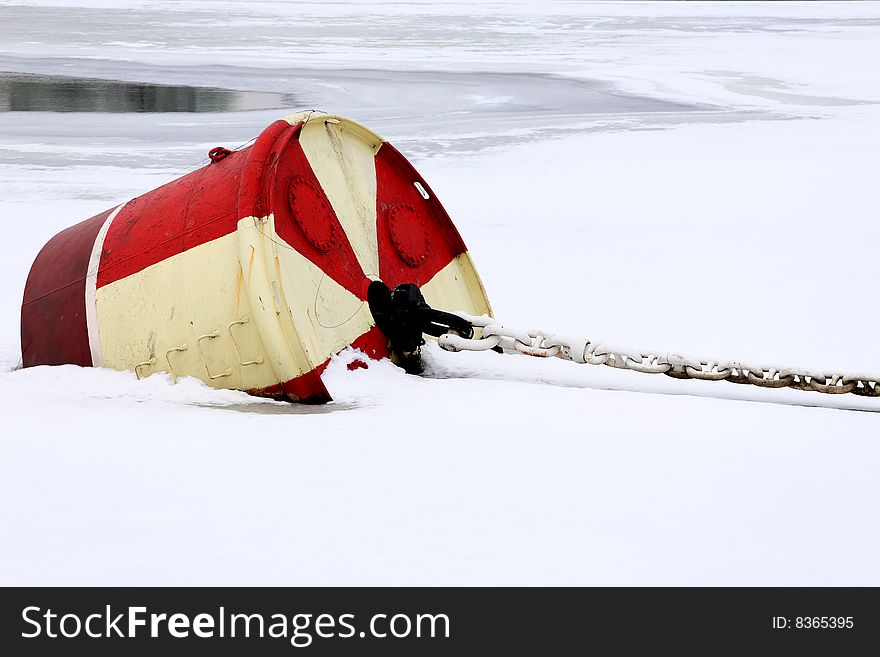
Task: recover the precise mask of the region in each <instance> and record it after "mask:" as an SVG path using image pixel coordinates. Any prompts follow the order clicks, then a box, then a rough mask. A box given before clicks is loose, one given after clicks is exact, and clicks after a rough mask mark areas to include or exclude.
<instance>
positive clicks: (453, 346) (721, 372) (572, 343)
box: [437, 312, 880, 397]
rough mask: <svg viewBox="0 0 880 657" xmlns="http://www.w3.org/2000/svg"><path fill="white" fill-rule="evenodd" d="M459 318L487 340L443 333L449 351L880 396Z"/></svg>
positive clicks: (864, 384) (791, 372) (856, 378)
mask: <svg viewBox="0 0 880 657" xmlns="http://www.w3.org/2000/svg"><path fill="white" fill-rule="evenodd" d="M455 314H456V315H458V316H459V317H462V318H463V319H465V320H467V321H469V322H470V323H471V324H473V325H474V328H480V329H482V337H479V338H476V337H475V338H470V339H468V338H463V337H462V336H460V335H458V334H456V333H446V334H445V335H441V336H440V337H439V338H438V339H437V342H438V343H439V344H440V346H441V347H442V348H443V349H445V350H446V351H463V350H464V351H487V350H489V349H494V350H496V351H497V350H499V349H500V350H501V351H504V352H506V353H520V354H525V355H527V356H537V357H539V358H550V357H554V356H555V357H556V358H562V359H564V360H570V361H573V362H575V363H585V364H588V365H607V366H608V367H617V368H620V369H627V370H634V371H636V372H643V373H647V374H666V375H667V376H671V377H675V378H676V379H699V380H702V381H722V380H723V381H730V382H732V383H749V384H751V385H755V386H760V387H762V388H794V389H795V390H813V391H816V392H824V393H827V394H837V395H839V394H845V393H852V394H854V395H860V396H863V397H878V396H880V377H878V376H870V375H867V374H846V373H836V372H827V371H817V370H808V369H803V368H797V367H779V366H776V365H757V364H755V363H741V362H739V361H734V360H729V361H725V360H714V359H696V358H689V357H687V356H682V355H680V354H672V353H665V352H662V351H639V350H637V349H629V348H627V347H618V346H614V345H609V344H606V343H604V342H593V341H591V340H588V339H586V338H572V337H568V336H561V335H554V334H552V333H546V332H544V331H523V330H521V329H515V328H511V327H507V326H504V325H503V324H501V323H500V322H497V321H496V320H494V319H493V318H491V317H488V316H486V315H483V316H482V317H476V316H474V315H468V314H467V313H463V312H456V313H455Z"/></svg>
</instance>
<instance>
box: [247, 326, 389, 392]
mask: <svg viewBox="0 0 880 657" xmlns="http://www.w3.org/2000/svg"><path fill="white" fill-rule="evenodd" d="M351 346H352V347H354V348H355V349H360V350H361V351H363V352H364V353H365V354H366V355H367V356H369V357H370V358H372V359H373V360H379V359H380V358H386V357H387V356H388V340H387V339H386V338H385V336H384V335H382V332H381V331H380V330H379V329H378V328H376V327H375V326H374V327H373V328H371V329H370V330H369V331H367V332H366V333H364V334H363V335H361V336H360V337H359V338H358V339H357V340H355V341H354V342H352V343H351ZM329 363H330V359H329V358H328V359H327V360H325V361H324V362H323V363H321V364H320V365H318V367H316V368H315V369H313V370H312V371H311V372H306V373H305V374H303V375H301V376H298V377H296V378H295V379H291V380H290V381H285V382H284V383H280V384H277V385H274V386H270V387H268V388H259V389H253V390H248V391H247V392H248V394H251V395H255V396H257V397H270V398H272V399H277V400H280V401H294V402H306V403H314V404H321V403H324V402H328V401H331V399H332V397H331V396H330V393H329V391H328V390H327V388H326V386H325V385H324V382H323V381H322V380H321V374H323V372H324V370H325V369H326V368H327V365H328V364H329Z"/></svg>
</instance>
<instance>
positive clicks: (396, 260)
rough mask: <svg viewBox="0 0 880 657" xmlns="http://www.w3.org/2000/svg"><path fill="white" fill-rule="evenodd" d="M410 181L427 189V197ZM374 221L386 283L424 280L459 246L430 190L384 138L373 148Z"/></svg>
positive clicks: (459, 250) (421, 282) (461, 246)
mask: <svg viewBox="0 0 880 657" xmlns="http://www.w3.org/2000/svg"><path fill="white" fill-rule="evenodd" d="M415 182H419V183H420V184H421V185H422V187H423V188H424V189H425V190H426V191H427V193H428V195H429V197H430V198H429V199H428V200H425V199H424V198H423V197H422V195H421V194H420V193H419V191H418V189H416V186H415V184H414V183H415ZM376 222H377V225H376V229H377V236H378V243H379V274H380V276H381V277H382V280H383V281H384V282H385V284H386V285H387V286H388V287H390V288H392V289H393V288H394V287H395V286H396V285H399V284H401V283H415V284H417V285H420V286H421V285H424V284H425V283H427V282H428V281H430V280H431V279H432V278H433V277H434V275H435V274H436V273H437V272H438V271H440V270H441V269H443V267H445V266H446V265H447V264H449V263H450V262H451V261H452V259H453V258H455V257H456V256H457V255H459V254H460V253H464V251H465V245H464V242H462V240H461V236H460V235H459V234H458V231H457V230H456V229H455V226H454V225H453V224H452V220H451V219H450V218H449V215H448V214H447V213H446V210H445V209H444V208H443V205H442V204H441V203H440V201H439V200H438V199H437V197H436V196H435V194H434V192H433V191H432V190H431V188H430V187H429V186H428V184H427V183H426V182H425V181H424V180H422V177H421V176H420V175H419V174H418V172H417V171H416V170H415V168H414V167H413V166H412V164H410V163H409V161H408V160H407V159H406V158H405V157H404V156H403V155H402V154H401V153H400V151H398V150H397V149H396V148H394V146H392V145H391V144H389V143H387V142H386V143H384V144H383V145H382V147H381V148H380V149H379V152H378V153H377V154H376Z"/></svg>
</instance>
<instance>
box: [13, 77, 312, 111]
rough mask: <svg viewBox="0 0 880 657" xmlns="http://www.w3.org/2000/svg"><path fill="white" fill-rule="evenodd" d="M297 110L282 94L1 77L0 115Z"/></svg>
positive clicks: (77, 80)
mask: <svg viewBox="0 0 880 657" xmlns="http://www.w3.org/2000/svg"><path fill="white" fill-rule="evenodd" d="M297 104H298V103H297V101H296V99H295V98H293V97H291V96H289V95H285V94H278V93H264V92H257V91H232V90H229V89H219V88H215V87H193V86H182V85H164V84H145V83H139V82H122V81H119V80H100V79H95V78H77V77H67V76H61V75H30V74H22V73H3V72H0V112H193V113H198V112H241V111H247V110H266V109H280V108H283V107H290V106H294V105H297Z"/></svg>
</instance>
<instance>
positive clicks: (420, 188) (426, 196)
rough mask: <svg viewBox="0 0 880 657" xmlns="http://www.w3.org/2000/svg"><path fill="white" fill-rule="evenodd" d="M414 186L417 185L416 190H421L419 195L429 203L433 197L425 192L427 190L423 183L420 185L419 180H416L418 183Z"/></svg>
mask: <svg viewBox="0 0 880 657" xmlns="http://www.w3.org/2000/svg"><path fill="white" fill-rule="evenodd" d="M413 185H415V186H416V189H417V190H419V194H421V195H422V198H423V199H425V200H426V201H427V200H428V199H429V198H431V197H430V196H429V195H428V192H427V191H425V188H424V187H422V183H420V182H419V181H418V180H416V181H415V182H414V183H413Z"/></svg>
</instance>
